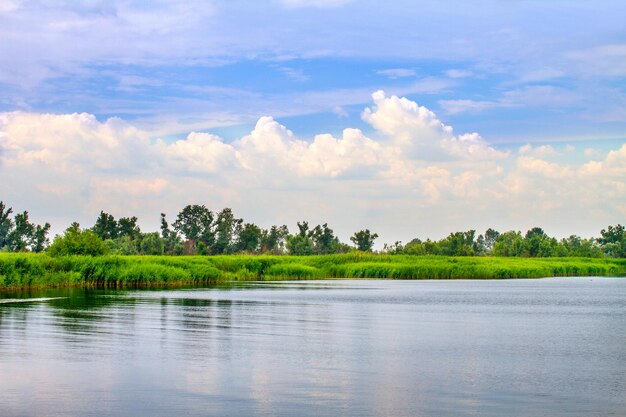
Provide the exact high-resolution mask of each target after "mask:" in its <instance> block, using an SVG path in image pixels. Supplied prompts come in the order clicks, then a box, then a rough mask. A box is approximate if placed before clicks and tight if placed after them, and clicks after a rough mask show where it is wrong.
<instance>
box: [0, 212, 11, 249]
mask: <svg viewBox="0 0 626 417" xmlns="http://www.w3.org/2000/svg"><path fill="white" fill-rule="evenodd" d="M12 212H13V209H12V208H11V207H9V208H7V207H6V205H5V204H4V202H2V201H0V250H3V249H4V248H6V249H9V247H8V246H9V235H10V234H11V232H12V231H13V220H12V219H11V217H9V216H11V213H12Z"/></svg>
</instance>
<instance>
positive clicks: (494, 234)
mask: <svg viewBox="0 0 626 417" xmlns="http://www.w3.org/2000/svg"><path fill="white" fill-rule="evenodd" d="M498 236H500V232H498V231H497V230H494V229H492V228H489V229H487V230H486V231H485V234H484V235H480V236H478V238H477V239H476V244H477V250H476V252H478V253H479V254H481V255H482V254H485V255H491V254H492V252H493V247H494V245H495V244H496V241H497V240H498Z"/></svg>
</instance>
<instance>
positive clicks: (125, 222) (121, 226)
mask: <svg viewBox="0 0 626 417" xmlns="http://www.w3.org/2000/svg"><path fill="white" fill-rule="evenodd" d="M123 236H128V237H129V238H130V239H131V240H135V239H139V237H140V236H141V230H140V229H139V226H138V225H137V217H135V216H133V217H122V218H120V219H119V220H118V221H117V237H123Z"/></svg>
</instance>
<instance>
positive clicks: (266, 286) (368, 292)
mask: <svg viewBox="0 0 626 417" xmlns="http://www.w3.org/2000/svg"><path fill="white" fill-rule="evenodd" d="M0 297H4V298H0V415H1V416H3V417H10V416H124V417H126V416H220V417H223V416H340V415H345V416H393V417H400V416H498V417H500V416H550V417H558V416H585V417H588V416H626V279H613V278H575V279H572V278H557V279H543V280H511V281H314V282H282V283H252V284H246V285H236V286H231V287H222V288H208V289H192V290H176V291H93V290H92V291H84V290H71V291H68V290H66V291H46V292H38V293H32V294H20V295H19V296H16V295H3V296H0ZM16 297H21V298H20V299H16ZM29 298H30V300H29ZM34 298H37V299H34ZM18 301H19V302H18Z"/></svg>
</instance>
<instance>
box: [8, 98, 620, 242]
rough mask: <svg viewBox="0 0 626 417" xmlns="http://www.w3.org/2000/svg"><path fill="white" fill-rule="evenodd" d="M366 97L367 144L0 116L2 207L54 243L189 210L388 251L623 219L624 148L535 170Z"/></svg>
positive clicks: (151, 224) (349, 132) (261, 127)
mask: <svg viewBox="0 0 626 417" xmlns="http://www.w3.org/2000/svg"><path fill="white" fill-rule="evenodd" d="M372 97H373V100H374V105H373V106H372V107H370V108H367V109H365V111H364V112H363V115H362V116H363V119H364V120H365V121H366V122H367V123H369V124H370V125H371V126H372V127H373V128H374V134H373V135H371V137H370V136H369V135H366V134H364V132H363V131H361V130H359V129H352V128H347V129H344V131H343V133H342V134H341V136H338V137H337V136H333V135H331V134H327V133H321V134H318V135H316V136H315V137H314V138H313V139H312V140H304V139H302V138H299V137H297V136H296V135H295V134H294V133H293V132H292V131H290V130H289V129H288V128H287V127H285V126H283V125H281V124H280V123H278V122H277V121H276V120H274V119H273V118H271V117H262V118H260V119H259V120H258V122H257V124H256V126H255V127H254V129H253V130H252V131H251V132H250V133H249V134H247V135H245V136H243V137H242V138H240V139H239V140H236V141H233V142H230V143H227V142H224V141H223V140H222V139H221V138H219V137H218V136H215V135H213V134H210V133H198V132H192V133H190V134H189V135H187V136H186V137H185V138H182V139H179V140H176V141H173V142H168V141H165V140H162V139H158V138H154V137H151V136H150V134H149V133H147V132H146V131H143V130H141V129H138V128H136V127H134V126H133V125H131V124H129V123H127V122H124V121H122V120H119V119H109V120H106V121H98V120H96V118H95V117H94V116H92V115H89V114H84V113H83V114H65V115H53V114H36V113H20V112H13V113H1V114H0V176H1V177H2V178H3V181H2V182H0V195H2V198H3V199H6V202H7V203H8V204H11V205H14V206H16V207H20V208H21V207H24V209H29V210H31V213H32V214H33V215H34V218H35V219H37V216H39V217H40V218H43V220H47V221H52V222H53V223H54V222H57V224H56V225H55V227H57V231H59V229H61V228H63V227H65V226H66V225H67V224H69V223H70V222H71V221H73V220H79V221H81V223H83V224H84V225H89V224H90V223H89V222H93V221H94V219H95V216H96V215H97V213H98V212H99V210H107V211H110V212H113V213H114V214H116V215H118V216H121V215H137V216H139V217H140V219H145V220H144V221H146V222H147V223H145V226H146V227H147V228H149V229H156V228H157V227H158V213H160V212H161V211H164V212H167V213H171V214H173V213H176V212H177V210H180V208H181V207H182V206H183V205H185V204H188V203H192V202H201V203H204V204H209V205H210V206H211V207H213V208H214V209H219V208H222V207H225V206H231V207H233V208H234V209H235V211H236V212H237V213H239V214H240V215H241V216H243V217H246V218H247V219H249V220H250V221H255V222H257V223H259V224H261V225H263V226H268V225H269V224H272V223H287V224H289V225H293V224H295V222H296V221H298V220H302V219H310V220H311V221H313V222H316V221H318V222H324V221H327V222H329V223H330V224H331V225H333V226H334V227H335V228H336V230H337V231H338V232H339V233H340V235H341V237H342V238H343V239H344V240H347V237H348V236H349V234H351V233H352V232H354V230H357V228H359V227H364V226H366V227H370V228H371V229H375V230H376V231H378V232H379V233H381V234H382V236H383V239H385V240H389V241H391V240H396V239H401V240H405V241H406V240H408V239H409V238H412V237H415V236H416V233H417V232H416V231H420V236H422V237H424V236H425V235H424V234H427V235H428V236H431V237H437V236H441V235H445V234H446V233H448V232H450V231H453V230H463V229H469V228H482V227H484V228H486V227H488V226H493V227H497V228H500V229H510V228H515V229H523V228H524V227H531V226H534V225H537V224H538V225H542V226H545V227H546V228H547V229H548V230H549V229H550V226H553V227H555V228H559V227H561V228H563V229H562V230H563V233H566V234H569V233H578V234H591V233H596V234H597V230H599V228H600V227H605V226H606V224H612V223H614V222H617V221H619V219H620V216H622V217H623V215H624V214H625V213H624V211H625V210H626V209H625V208H623V202H624V201H626V145H624V146H622V147H621V148H619V149H617V150H614V151H611V152H608V153H607V154H606V157H604V158H601V159H598V160H587V161H585V162H583V163H570V164H567V163H563V162H554V161H549V160H546V158H549V157H552V156H554V154H555V152H556V151H555V149H554V148H553V147H551V146H549V145H543V146H531V145H526V146H523V147H521V148H520V149H519V152H518V153H516V154H511V153H508V152H503V151H501V150H498V149H496V148H494V147H493V146H490V145H489V144H488V143H487V142H486V141H485V140H484V139H483V138H481V136H480V135H479V134H478V133H466V134H461V135H457V134H455V133H454V132H453V129H452V127H450V126H448V125H446V124H444V123H443V122H442V121H441V120H440V119H439V118H438V117H437V115H436V114H435V113H433V112H432V111H430V110H429V109H427V108H426V107H423V106H419V105H418V104H417V103H415V102H413V101H411V100H408V99H406V98H401V97H397V96H390V97H387V96H386V95H385V93H384V92H382V91H378V92H376V93H374V94H373V95H372ZM581 152H582V151H581ZM560 156H561V157H562V158H563V157H565V156H567V153H565V154H563V155H560ZM37 213H38V215H37ZM46 216H49V217H46ZM580 218H585V224H584V225H582V227H583V229H581V224H580ZM150 219H151V220H150ZM91 224H92V223H91ZM596 229H597V230H596ZM558 230H561V229H558Z"/></svg>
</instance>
